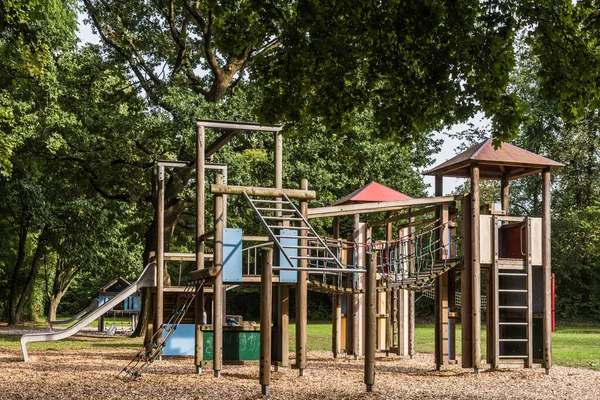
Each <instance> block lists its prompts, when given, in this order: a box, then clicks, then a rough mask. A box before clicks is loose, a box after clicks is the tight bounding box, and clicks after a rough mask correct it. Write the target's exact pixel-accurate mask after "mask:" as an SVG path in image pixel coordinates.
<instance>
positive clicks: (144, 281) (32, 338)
mask: <svg viewBox="0 0 600 400" xmlns="http://www.w3.org/2000/svg"><path fill="white" fill-rule="evenodd" d="M149 286H156V263H155V262H151V263H150V264H148V265H147V266H146V268H144V271H143V272H142V274H141V275H140V277H139V278H138V280H137V281H135V282H134V283H132V284H131V285H130V286H128V287H127V288H125V289H123V291H121V292H120V293H119V294H117V295H116V296H115V297H113V298H112V299H111V300H110V301H107V302H106V303H104V304H103V305H101V306H100V307H98V308H96V309H95V310H93V311H92V312H90V313H88V314H87V315H85V316H84V317H83V318H82V319H81V320H80V321H79V322H77V323H76V324H74V325H72V326H70V327H69V328H67V329H65V330H62V331H59V332H40V333H29V334H26V335H23V336H22V337H21V349H22V350H23V360H24V361H28V358H29V357H28V355H27V347H26V344H27V343H28V342H48V341H51V340H61V339H65V338H68V337H69V336H73V335H74V334H76V333H77V332H79V331H80V330H81V329H82V328H84V327H86V326H87V325H89V324H90V323H91V322H92V321H94V320H96V319H97V318H99V317H100V316H101V315H103V314H105V313H107V312H108V311H110V310H111V309H112V308H114V307H115V306H116V305H118V304H119V303H121V302H122V301H124V300H125V299H126V298H127V297H129V296H131V295H132V294H133V293H135V292H137V291H138V290H139V289H141V288H145V287H149Z"/></svg>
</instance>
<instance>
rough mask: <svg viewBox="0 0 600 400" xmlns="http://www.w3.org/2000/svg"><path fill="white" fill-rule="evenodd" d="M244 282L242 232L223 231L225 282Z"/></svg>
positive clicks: (231, 229)
mask: <svg viewBox="0 0 600 400" xmlns="http://www.w3.org/2000/svg"><path fill="white" fill-rule="evenodd" d="M241 281H242V230H241V229H234V228H225V229H223V282H241Z"/></svg>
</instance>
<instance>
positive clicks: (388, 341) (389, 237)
mask: <svg viewBox="0 0 600 400" xmlns="http://www.w3.org/2000/svg"><path fill="white" fill-rule="evenodd" d="M391 216H392V213H391V212H388V213H387V215H386V217H391ZM385 240H386V241H387V246H388V248H389V246H390V243H391V242H392V241H393V240H394V237H393V227H392V223H391V222H388V223H387V224H386V226H385ZM388 254H389V250H388ZM387 262H388V263H389V262H390V260H389V259H388V260H387ZM394 291H395V292H396V293H397V292H398V290H397V289H396V290H394ZM385 293H386V294H385V296H386V299H385V300H386V301H385V305H386V312H385V313H386V315H387V317H386V323H385V328H386V329H385V352H386V353H385V354H386V357H389V356H390V349H391V347H392V344H393V343H392V330H393V329H397V324H396V326H395V327H392V323H393V321H394V318H392V312H393V309H394V306H393V305H392V304H393V301H394V297H395V296H394V295H393V294H392V292H385Z"/></svg>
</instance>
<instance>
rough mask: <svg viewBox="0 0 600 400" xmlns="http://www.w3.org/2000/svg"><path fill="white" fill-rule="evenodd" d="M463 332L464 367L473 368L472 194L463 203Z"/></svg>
mask: <svg viewBox="0 0 600 400" xmlns="http://www.w3.org/2000/svg"><path fill="white" fill-rule="evenodd" d="M462 235H463V238H462V261H461V263H462V271H461V273H460V284H461V299H462V301H461V317H462V319H461V332H462V343H461V349H462V367H463V368H473V341H472V338H471V335H472V333H473V326H472V322H471V321H472V320H473V318H472V317H473V310H472V301H473V300H472V298H473V296H472V293H471V274H472V272H471V265H472V263H471V194H468V195H466V196H465V197H464V198H463V201H462Z"/></svg>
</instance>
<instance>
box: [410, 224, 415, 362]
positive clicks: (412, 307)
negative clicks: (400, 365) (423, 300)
mask: <svg viewBox="0 0 600 400" xmlns="http://www.w3.org/2000/svg"><path fill="white" fill-rule="evenodd" d="M414 220H415V217H411V218H410V220H409V222H414ZM408 231H409V233H410V235H411V237H414V233H415V228H413V227H410V228H408ZM408 243H409V244H408V254H415V253H416V248H415V242H414V241H413V240H411V241H409V242H408ZM408 267H409V270H410V272H411V274H412V273H415V270H416V266H415V258H414V257H412V258H409V262H408ZM415 301H416V299H415V292H414V291H412V290H410V291H408V355H409V356H410V358H411V360H412V359H413V358H414V357H415Z"/></svg>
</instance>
